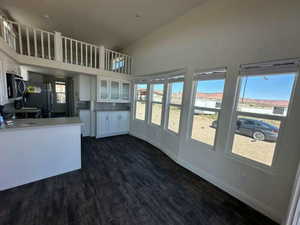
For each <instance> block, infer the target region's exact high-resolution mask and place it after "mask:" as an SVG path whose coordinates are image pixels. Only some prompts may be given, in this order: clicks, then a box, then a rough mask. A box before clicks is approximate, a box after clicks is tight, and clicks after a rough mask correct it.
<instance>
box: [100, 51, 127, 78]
mask: <svg viewBox="0 0 300 225" xmlns="http://www.w3.org/2000/svg"><path fill="white" fill-rule="evenodd" d="M104 62H105V65H104V69H105V70H109V71H114V72H117V73H125V74H130V73H131V66H132V59H131V57H130V56H129V55H126V54H122V53H120V52H116V51H112V50H110V49H105V60H104Z"/></svg>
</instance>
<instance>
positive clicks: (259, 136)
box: [253, 131, 265, 141]
mask: <svg viewBox="0 0 300 225" xmlns="http://www.w3.org/2000/svg"><path fill="white" fill-rule="evenodd" d="M253 139H255V140H258V141H263V140H265V135H264V133H262V132H260V131H255V132H254V133H253Z"/></svg>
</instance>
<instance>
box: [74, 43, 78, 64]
mask: <svg viewBox="0 0 300 225" xmlns="http://www.w3.org/2000/svg"><path fill="white" fill-rule="evenodd" d="M75 45H76V46H75V51H76V54H75V56H76V65H78V42H77V41H75Z"/></svg>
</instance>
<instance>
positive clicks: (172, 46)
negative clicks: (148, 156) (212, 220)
mask: <svg viewBox="0 0 300 225" xmlns="http://www.w3.org/2000/svg"><path fill="white" fill-rule="evenodd" d="M299 11H300V1H299V0H289V1H282V0H280V1H279V0H265V1H260V0H243V1H240V0H223V1H217V0H210V1H207V3H206V4H202V5H201V6H199V7H198V8H195V9H193V10H191V11H190V12H188V13H187V14H185V15H184V16H182V17H180V18H178V19H177V20H175V21H174V22H172V23H170V24H168V25H166V26H163V27H161V28H160V29H158V30H156V31H154V32H152V33H151V34H149V35H148V36H146V37H144V38H143V39H141V40H138V41H137V42H135V43H133V44H132V45H131V46H129V47H128V48H127V51H128V53H129V54H130V55H132V56H133V59H134V64H133V71H134V74H135V75H146V74H151V73H157V72H161V71H168V70H172V69H177V68H187V75H186V79H185V92H184V101H185V102H184V112H183V115H184V116H183V117H182V124H184V126H181V129H182V130H181V134H182V135H181V136H180V137H176V136H172V135H170V134H168V133H166V132H165V131H163V130H162V129H159V128H156V127H152V126H149V125H147V124H146V123H143V122H141V121H132V122H131V130H130V133H131V134H133V135H135V136H137V137H140V138H143V139H145V140H147V141H149V142H151V143H153V144H155V145H156V146H158V147H159V148H161V149H162V150H163V151H165V152H166V153H168V154H169V155H170V156H171V157H172V158H173V159H174V160H176V161H177V162H179V163H180V164H182V165H184V166H185V167H187V168H189V169H190V170H192V171H193V172H195V173H197V174H198V175H200V176H202V177H203V178H205V179H207V180H209V181H210V182H212V183H214V184H216V185H217V186H219V187H221V188H222V189H224V190H226V191H228V192H229V193H231V194H232V195H234V196H236V197H238V198H239V199H241V200H242V201H244V202H246V203H247V204H249V205H251V206H252V207H255V208H256V209H258V210H259V211H261V212H263V213H264V214H266V215H268V216H270V217H271V218H273V219H274V220H276V221H281V220H282V219H283V218H284V217H285V214H286V210H287V206H288V202H289V197H290V190H291V187H292V184H293V179H294V176H295V173H296V169H297V164H298V161H299V158H300V152H299V147H298V146H299V145H300V141H299V138H298V137H297V131H298V129H299V128H298V127H297V124H300V118H298V117H297V114H299V113H300V84H299V82H298V84H297V85H298V86H297V88H296V90H297V91H296V97H295V99H294V100H295V101H294V103H293V105H292V106H291V109H292V110H291V111H292V113H291V114H290V116H289V118H288V120H287V121H286V126H285V128H284V133H283V135H282V136H281V138H280V140H279V143H278V156H277V158H276V160H275V162H274V169H273V170H272V172H266V171H263V170H260V169H257V168H254V167H252V166H249V165H247V164H245V163H243V162H241V161H238V160H236V159H232V158H231V157H229V155H228V154H226V153H225V145H226V140H227V133H228V132H227V131H228V128H229V119H228V118H229V117H230V115H231V111H232V106H233V103H234V102H233V97H234V91H235V87H236V76H237V74H238V68H239V66H240V65H241V64H247V63H254V62H262V61H268V60H275V59H286V58H294V57H300V44H299V37H300V29H298V27H299V21H300V13H299ZM223 66H227V67H228V77H227V82H226V86H225V99H227V100H226V101H225V102H224V110H223V112H222V114H221V116H220V129H219V135H218V139H217V144H216V150H215V151H208V149H207V147H206V146H205V145H201V146H200V145H195V144H194V143H191V142H190V141H189V140H188V138H187V137H186V135H185V134H186V132H187V131H188V127H187V126H186V125H187V121H188V119H189V114H188V106H189V105H190V96H191V89H192V88H191V87H192V79H191V77H192V73H193V71H194V69H211V68H216V67H223Z"/></svg>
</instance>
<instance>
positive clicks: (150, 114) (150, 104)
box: [149, 81, 166, 128]
mask: <svg viewBox="0 0 300 225" xmlns="http://www.w3.org/2000/svg"><path fill="white" fill-rule="evenodd" d="M155 84H162V85H163V87H164V89H163V97H162V101H161V102H157V101H153V100H152V99H153V90H154V88H153V87H154V85H155ZM165 92H166V86H165V82H162V81H161V82H158V81H156V82H151V83H150V98H149V124H150V126H153V127H157V128H162V127H163V124H164V111H165V107H164V106H165V104H164V102H165ZM153 104H161V107H162V110H161V120H160V125H158V124H155V123H152V105H153Z"/></svg>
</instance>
